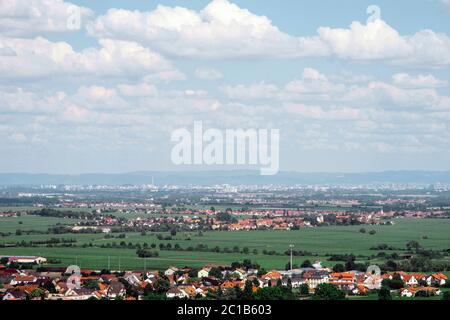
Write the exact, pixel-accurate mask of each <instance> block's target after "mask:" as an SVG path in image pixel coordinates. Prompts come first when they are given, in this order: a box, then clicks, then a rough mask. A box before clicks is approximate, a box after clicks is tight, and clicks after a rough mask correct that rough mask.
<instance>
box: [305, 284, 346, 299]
mask: <svg viewBox="0 0 450 320" xmlns="http://www.w3.org/2000/svg"><path fill="white" fill-rule="evenodd" d="M313 299H315V300H345V293H344V292H343V291H341V290H339V288H338V287H337V286H335V285H333V284H329V283H321V284H319V285H318V286H317V287H316V291H315V292H314V295H313Z"/></svg>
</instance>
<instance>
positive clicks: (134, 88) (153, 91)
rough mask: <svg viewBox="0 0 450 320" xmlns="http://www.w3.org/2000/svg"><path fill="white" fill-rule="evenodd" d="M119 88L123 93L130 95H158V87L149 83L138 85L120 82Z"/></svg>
mask: <svg viewBox="0 0 450 320" xmlns="http://www.w3.org/2000/svg"><path fill="white" fill-rule="evenodd" d="M117 88H118V89H119V91H120V93H121V94H122V95H124V96H128V97H155V96H157V95H158V89H157V88H156V87H155V86H154V85H153V84H149V83H140V84H136V85H128V84H120V85H118V86H117Z"/></svg>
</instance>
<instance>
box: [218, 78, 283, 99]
mask: <svg viewBox="0 0 450 320" xmlns="http://www.w3.org/2000/svg"><path fill="white" fill-rule="evenodd" d="M222 91H223V92H224V93H225V94H226V95H227V96H228V97H229V98H230V99H238V100H239V99H244V100H248V99H273V98H276V97H277V96H278V94H279V89H278V87H277V86H276V85H274V84H269V83H265V82H259V83H255V84H252V85H249V86H244V85H237V86H224V87H223V88H222Z"/></svg>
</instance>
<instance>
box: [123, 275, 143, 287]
mask: <svg viewBox="0 0 450 320" xmlns="http://www.w3.org/2000/svg"><path fill="white" fill-rule="evenodd" d="M124 278H125V280H126V281H127V282H128V283H129V284H130V285H132V286H133V287H139V286H140V285H141V279H140V277H139V276H138V275H137V274H135V273H127V274H125V277H124Z"/></svg>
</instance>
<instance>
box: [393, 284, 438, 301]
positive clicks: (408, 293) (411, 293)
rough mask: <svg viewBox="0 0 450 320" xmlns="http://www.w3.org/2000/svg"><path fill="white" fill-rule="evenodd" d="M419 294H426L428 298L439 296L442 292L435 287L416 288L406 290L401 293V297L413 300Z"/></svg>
mask: <svg viewBox="0 0 450 320" xmlns="http://www.w3.org/2000/svg"><path fill="white" fill-rule="evenodd" d="M418 292H425V293H426V295H428V296H438V295H440V294H441V291H440V290H439V289H438V288H433V287H416V288H405V289H402V290H401V291H400V295H401V296H402V297H406V298H412V297H415V296H416V295H417V293H418Z"/></svg>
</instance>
